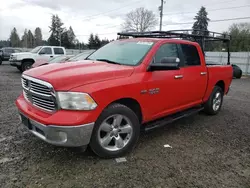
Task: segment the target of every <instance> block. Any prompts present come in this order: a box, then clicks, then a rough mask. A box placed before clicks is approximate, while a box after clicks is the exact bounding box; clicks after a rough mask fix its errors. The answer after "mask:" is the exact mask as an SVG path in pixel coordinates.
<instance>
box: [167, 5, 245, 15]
mask: <svg viewBox="0 0 250 188" xmlns="http://www.w3.org/2000/svg"><path fill="white" fill-rule="evenodd" d="M245 7H250V5H244V6H237V7H226V8H217V9H210V10H207V11H208V12H212V11H217V10H229V9H236V8H245ZM191 13H197V12H179V13H174V14H170V13H168V14H163V15H179V14H191Z"/></svg>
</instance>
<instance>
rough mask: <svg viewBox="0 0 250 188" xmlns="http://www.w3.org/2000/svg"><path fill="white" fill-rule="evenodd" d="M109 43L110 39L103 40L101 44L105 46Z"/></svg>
mask: <svg viewBox="0 0 250 188" xmlns="http://www.w3.org/2000/svg"><path fill="white" fill-rule="evenodd" d="M108 43H109V40H108V39H104V40H101V46H104V45H106V44H108Z"/></svg>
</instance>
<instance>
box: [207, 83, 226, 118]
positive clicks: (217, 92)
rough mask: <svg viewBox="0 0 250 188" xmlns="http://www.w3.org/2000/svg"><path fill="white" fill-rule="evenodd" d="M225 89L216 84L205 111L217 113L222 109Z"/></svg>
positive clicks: (209, 113)
mask: <svg viewBox="0 0 250 188" xmlns="http://www.w3.org/2000/svg"><path fill="white" fill-rule="evenodd" d="M223 95H224V93H223V91H222V89H221V87H219V86H215V87H214V89H213V91H212V94H211V95H210V97H209V99H208V101H207V102H206V103H205V105H204V112H205V113H206V114H208V115H216V114H218V112H219V111H220V109H221V106H222V102H223Z"/></svg>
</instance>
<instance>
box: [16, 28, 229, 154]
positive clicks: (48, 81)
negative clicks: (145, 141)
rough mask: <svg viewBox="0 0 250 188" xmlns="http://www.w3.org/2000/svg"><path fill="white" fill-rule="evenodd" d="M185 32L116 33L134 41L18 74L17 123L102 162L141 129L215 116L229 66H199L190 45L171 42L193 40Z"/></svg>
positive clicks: (124, 148) (123, 149)
mask: <svg viewBox="0 0 250 188" xmlns="http://www.w3.org/2000/svg"><path fill="white" fill-rule="evenodd" d="M190 33H191V34H188V33H187V31H186V30H184V31H183V32H182V33H177V32H176V31H168V32H163V31H159V32H158V33H156V32H145V33H122V34H120V35H121V36H132V37H134V38H131V39H123V40H117V41H114V42H111V43H109V44H107V45H105V46H103V47H102V48H100V49H98V50H97V51H95V52H94V53H92V54H91V55H90V56H88V58H87V59H86V60H85V61H81V63H79V62H69V63H62V64H58V65H51V66H43V67H40V68H39V69H31V70H29V71H26V72H24V73H23V75H22V87H23V94H21V95H20V96H19V97H18V99H17V100H16V105H17V108H18V110H19V112H20V117H21V119H22V122H23V124H24V125H25V126H26V128H27V129H28V130H29V131H30V132H31V133H33V134H34V135H35V136H37V137H39V138H40V139H42V140H44V141H46V142H48V143H51V144H54V145H59V146H67V147H86V146H87V145H88V144H89V145H90V147H91V148H92V150H93V151H94V152H95V153H96V154H97V155H99V156H101V157H108V158H110V157H118V156H122V155H124V154H125V153H127V152H128V151H131V150H132V149H133V148H134V146H135V145H136V143H137V141H138V138H139V135H140V130H141V129H145V130H151V129H154V128H157V127H161V126H163V125H166V124H167V123H170V122H173V121H175V120H178V119H180V118H183V117H186V116H189V115H191V114H194V113H197V112H199V111H201V110H204V112H206V113H207V114H209V115H215V114H218V113H219V111H220V109H221V106H222V102H223V97H224V95H226V94H227V93H228V91H229V86H230V84H231V81H232V71H233V70H232V66H231V65H211V66H210V65H206V62H205V58H204V54H203V50H202V49H201V47H200V45H199V44H198V43H196V42H191V41H187V40H180V39H176V38H181V39H182V38H185V39H189V38H191V39H192V40H193V38H194V37H196V35H193V34H192V33H193V31H191V32H190ZM199 33H202V32H201V31H200V32H199ZM206 33H207V34H206V35H203V36H202V35H198V34H197V39H198V40H201V39H202V40H203V39H204V40H205V39H206V40H215V39H216V40H215V41H218V40H222V41H224V42H227V44H229V40H230V37H229V39H228V38H227V36H226V35H222V34H220V37H218V38H217V37H211V36H215V34H214V33H210V32H208V31H206ZM207 36H209V37H207ZM221 36H224V37H223V38H222V37H221ZM164 37H165V38H164ZM171 37H172V38H173V39H169V38H171ZM194 39H196V38H194ZM204 40H203V41H204ZM228 49H229V48H228ZM228 60H230V58H228ZM82 62H84V63H82ZM228 64H229V61H228Z"/></svg>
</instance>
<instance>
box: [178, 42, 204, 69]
mask: <svg viewBox="0 0 250 188" xmlns="http://www.w3.org/2000/svg"><path fill="white" fill-rule="evenodd" d="M181 49H182V53H183V58H184V64H185V66H197V65H200V64H201V62H200V56H199V53H198V51H197V48H196V47H195V46H193V45H190V44H181Z"/></svg>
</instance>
